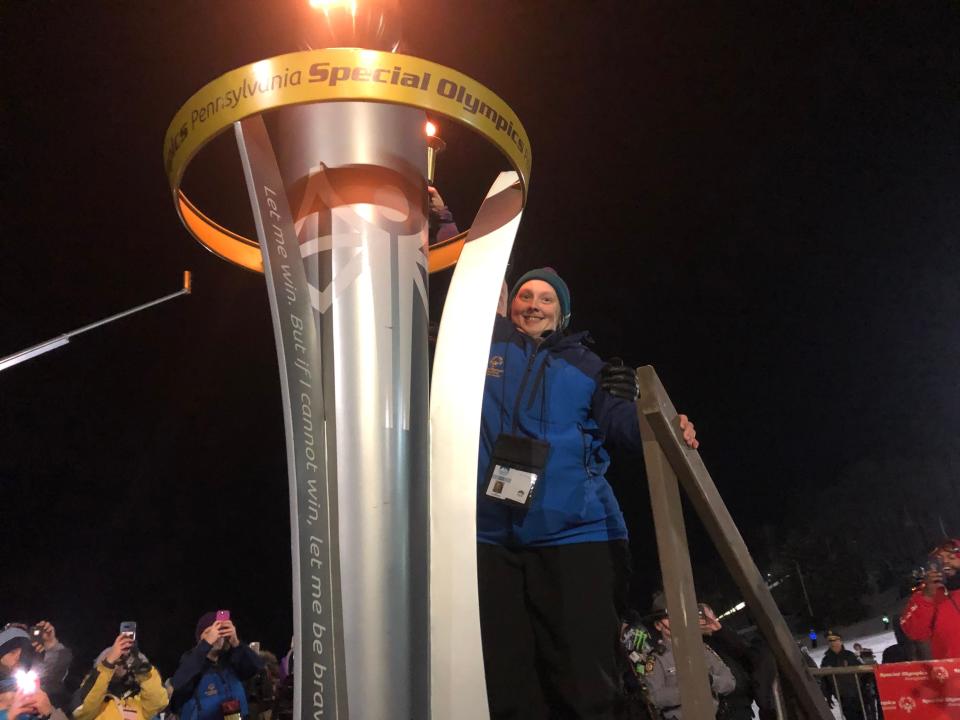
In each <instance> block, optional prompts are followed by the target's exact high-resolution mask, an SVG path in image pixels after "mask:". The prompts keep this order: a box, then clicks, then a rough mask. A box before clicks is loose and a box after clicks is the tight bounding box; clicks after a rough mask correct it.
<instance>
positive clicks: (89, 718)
mask: <svg viewBox="0 0 960 720" xmlns="http://www.w3.org/2000/svg"><path fill="white" fill-rule="evenodd" d="M131 625H132V626H133V628H135V627H136V624H135V623H123V624H122V625H121V626H120V634H119V635H117V637H116V639H115V640H114V641H113V645H111V646H110V647H108V648H106V649H105V650H104V651H103V652H101V653H100V655H99V656H98V657H97V659H96V661H95V662H94V664H93V669H92V670H91V671H90V672H89V673H87V676H86V677H85V678H84V679H83V682H82V683H80V688H79V689H78V690H77V692H76V693H74V696H73V703H72V704H71V707H73V708H74V709H73V713H72V715H73V719H74V720H150V718H152V717H153V716H154V715H156V714H157V713H158V712H160V711H161V710H163V708H165V707H166V706H167V701H168V700H169V698H168V696H167V691H166V690H165V689H164V687H163V682H162V681H161V679H160V673H158V672H157V669H156V668H155V667H153V665H151V664H150V661H149V660H147V658H146V656H145V655H144V654H143V653H142V652H140V648H139V646H138V644H137V639H136V630H135V629H132V628H131Z"/></svg>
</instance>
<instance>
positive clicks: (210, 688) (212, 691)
mask: <svg viewBox="0 0 960 720" xmlns="http://www.w3.org/2000/svg"><path fill="white" fill-rule="evenodd" d="M216 694H217V686H216V685H214V684H213V683H210V684H209V685H207V690H206V693H205V695H206V696H207V697H213V696H214V695H216Z"/></svg>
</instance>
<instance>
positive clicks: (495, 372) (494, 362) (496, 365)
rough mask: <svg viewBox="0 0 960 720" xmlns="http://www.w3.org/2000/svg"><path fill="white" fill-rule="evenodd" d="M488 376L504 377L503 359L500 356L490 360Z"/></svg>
mask: <svg viewBox="0 0 960 720" xmlns="http://www.w3.org/2000/svg"><path fill="white" fill-rule="evenodd" d="M487 376H488V377H496V378H498V377H503V357H502V356H500V355H494V356H493V357H491V358H490V363H489V364H488V365H487Z"/></svg>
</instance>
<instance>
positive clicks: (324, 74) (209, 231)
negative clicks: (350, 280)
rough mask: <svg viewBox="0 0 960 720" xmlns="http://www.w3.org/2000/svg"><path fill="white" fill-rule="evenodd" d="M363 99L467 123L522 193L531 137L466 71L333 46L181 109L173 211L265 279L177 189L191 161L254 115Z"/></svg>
mask: <svg viewBox="0 0 960 720" xmlns="http://www.w3.org/2000/svg"><path fill="white" fill-rule="evenodd" d="M338 100H341V101H343V100H363V101H371V102H386V103H393V104H397V105H408V106H412V107H417V108H420V109H422V110H427V111H429V112H431V113H437V114H440V115H444V116H446V117H448V118H450V119H451V120H455V121H457V122H459V123H462V124H464V125H466V126H468V127H470V128H472V129H473V130H475V131H476V132H478V133H480V135H482V136H483V137H485V138H486V139H487V140H489V141H490V142H491V143H493V145H495V146H496V147H497V148H498V149H499V150H500V151H501V152H502V153H503V154H504V155H505V156H506V158H507V160H508V161H509V162H510V164H511V166H512V167H513V169H514V170H516V172H517V175H519V177H520V183H521V185H522V188H523V202H524V204H526V198H527V188H528V186H529V183H530V169H531V165H532V159H533V158H532V153H531V150H530V141H529V139H528V138H527V133H526V130H525V129H524V127H523V124H522V123H521V122H520V120H519V118H518V117H517V116H516V114H515V113H514V112H513V110H511V109H510V107H509V106H508V105H507V104H506V103H505V102H504V101H503V100H502V99H501V98H500V97H498V96H497V95H496V94H495V93H493V92H492V91H491V90H489V89H488V88H486V87H485V86H483V85H481V84H480V83H478V82H477V81H476V80H473V79H471V78H469V77H468V76H466V75H464V74H463V73H459V72H457V71H456V70H452V69H450V68H448V67H445V66H443V65H438V64H437V63H432V62H430V61H428V60H423V59H422V58H417V57H413V56H411V55H398V54H396V53H386V52H380V51H377V50H360V49H356V48H334V49H328V50H307V51H303V52H295V53H288V54H286V55H278V56H276V57H272V58H267V59H266V60H260V61H258V62H255V63H251V64H249V65H244V66H243V67H239V68H237V69H235V70H231V71H229V72H227V73H224V74H223V75H221V76H220V77H218V78H217V79H216V80H212V81H211V82H209V83H207V84H206V85H204V86H203V87H202V88H201V89H200V90H198V91H197V92H196V93H194V94H193V96H192V97H191V98H190V99H189V100H187V102H185V103H184V104H183V105H182V106H181V108H180V109H179V110H178V111H177V114H176V115H175V116H174V118H173V121H172V122H171V123H170V126H169V127H168V128H167V133H166V136H165V137H164V145H163V147H164V157H163V159H164V167H165V168H166V172H167V180H168V182H169V185H170V191H171V192H172V194H173V201H174V205H175V207H176V209H177V214H178V215H179V216H180V219H181V221H182V222H183V224H184V226H186V228H187V230H189V231H190V234H191V235H193V236H194V237H195V238H196V239H197V240H198V241H199V242H200V243H201V244H202V245H204V246H205V247H207V248H208V249H209V250H211V251H212V252H214V253H216V254H217V255H219V256H221V257H223V258H224V259H226V260H229V261H231V262H234V263H236V264H238V265H242V266H243V267H246V268H249V269H251V270H256V271H258V272H263V261H262V259H261V257H260V245H259V243H258V242H257V241H256V240H251V239H250V238H247V237H244V236H243V235H240V234H238V233H235V232H233V231H231V230H229V229H228V228H225V227H223V226H222V225H220V224H219V223H217V222H216V221H215V220H213V219H212V218H210V217H208V216H207V215H205V214H204V213H203V212H202V211H201V210H200V209H199V208H197V207H196V205H194V204H193V203H192V202H191V201H190V199H189V198H188V197H187V196H186V195H185V194H184V192H183V191H182V190H181V189H180V184H181V182H182V181H183V175H184V173H185V172H186V169H187V166H188V165H189V164H190V161H191V160H192V159H193V157H194V156H195V155H196V154H197V153H198V152H199V151H200V149H201V148H203V146H204V145H206V144H207V143H208V142H209V141H210V140H211V139H213V138H214V137H215V136H216V135H218V134H220V133H221V132H223V131H224V130H226V129H227V128H229V127H230V126H231V125H233V123H235V122H236V121H238V120H242V119H243V118H245V117H249V116H250V115H255V114H257V113H261V112H264V111H267V110H272V109H274V108H279V107H284V106H287V105H297V104H300V103H311V102H330V101H338ZM465 235H466V234H465V233H464V234H461V235H458V236H457V237H456V238H452V239H451V240H450V241H447V242H446V243H443V244H442V245H439V246H436V248H431V249H430V258H429V260H430V272H435V271H437V270H441V269H443V268H444V267H450V265H452V264H454V263H455V262H456V258H457V257H459V254H460V253H459V250H460V249H461V248H462V247H463V243H464V241H465V239H466V238H465Z"/></svg>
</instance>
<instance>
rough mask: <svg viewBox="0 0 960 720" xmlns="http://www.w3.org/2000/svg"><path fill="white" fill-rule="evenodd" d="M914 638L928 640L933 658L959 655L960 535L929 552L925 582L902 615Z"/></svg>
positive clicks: (907, 631) (901, 621) (907, 629)
mask: <svg viewBox="0 0 960 720" xmlns="http://www.w3.org/2000/svg"><path fill="white" fill-rule="evenodd" d="M900 626H901V627H902V628H903V631H904V632H905V633H906V634H907V637H909V638H910V639H912V640H919V641H924V640H926V641H929V642H930V649H931V650H932V653H933V659H935V660H940V659H944V658H960V538H951V539H949V540H945V541H944V542H942V543H940V544H939V545H938V546H937V547H936V548H934V549H933V551H932V552H931V553H930V562H928V563H927V572H926V574H925V575H924V581H923V584H922V585H921V586H920V587H919V588H918V589H917V590H916V591H915V592H914V593H913V595H912V596H911V597H910V601H909V602H908V603H907V608H906V610H904V611H903V615H902V616H901V617H900Z"/></svg>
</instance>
